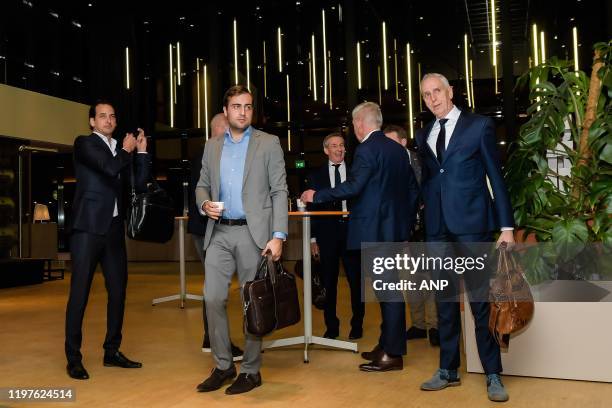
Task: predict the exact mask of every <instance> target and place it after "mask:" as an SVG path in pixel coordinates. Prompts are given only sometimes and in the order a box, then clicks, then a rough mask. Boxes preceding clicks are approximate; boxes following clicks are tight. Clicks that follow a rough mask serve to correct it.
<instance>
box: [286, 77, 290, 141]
mask: <svg viewBox="0 0 612 408" xmlns="http://www.w3.org/2000/svg"><path fill="white" fill-rule="evenodd" d="M286 78H287V150H288V151H291V98H290V94H289V74H287V75H286Z"/></svg>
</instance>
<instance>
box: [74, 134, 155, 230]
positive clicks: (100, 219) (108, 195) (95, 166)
mask: <svg viewBox="0 0 612 408" xmlns="http://www.w3.org/2000/svg"><path fill="white" fill-rule="evenodd" d="M133 156H135V160H134V161H135V162H136V165H135V169H134V173H135V176H134V179H135V187H136V191H137V192H139V193H140V192H144V191H146V188H147V187H146V183H147V181H148V180H149V179H150V175H151V165H150V159H149V155H148V154H134V155H132V154H130V153H128V152H126V151H125V150H123V149H122V148H121V147H120V146H119V145H117V155H116V156H113V154H112V153H111V151H110V149H109V148H108V145H107V144H106V143H105V142H104V141H103V140H102V139H101V138H100V136H98V135H97V134H95V133H92V134H91V135H89V136H79V137H77V138H76V140H75V141H74V171H75V175H76V191H75V194H74V202H73V206H72V223H71V227H72V230H79V231H86V232H90V233H92V234H98V235H104V234H106V233H107V232H108V230H109V227H110V224H111V221H112V219H113V212H114V209H115V199H117V209H118V211H119V216H120V217H122V218H123V217H124V216H125V207H126V206H125V203H124V194H123V186H124V185H125V186H128V185H129V183H130V163H132V157H133Z"/></svg>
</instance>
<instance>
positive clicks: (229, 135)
mask: <svg viewBox="0 0 612 408" xmlns="http://www.w3.org/2000/svg"><path fill="white" fill-rule="evenodd" d="M251 133H253V126H249V127H248V128H246V130H245V131H244V133H243V134H242V139H240V141H239V142H236V141H234V139H232V131H231V130H230V128H227V130H226V131H225V140H227V141H230V142H232V143H240V142H242V141H243V140H244V139H248V138H249V137H251Z"/></svg>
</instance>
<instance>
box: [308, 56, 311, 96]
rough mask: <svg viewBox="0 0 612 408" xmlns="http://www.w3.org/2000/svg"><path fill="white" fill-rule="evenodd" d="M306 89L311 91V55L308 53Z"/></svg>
mask: <svg viewBox="0 0 612 408" xmlns="http://www.w3.org/2000/svg"><path fill="white" fill-rule="evenodd" d="M308 89H309V90H311V91H312V53H311V52H308Z"/></svg>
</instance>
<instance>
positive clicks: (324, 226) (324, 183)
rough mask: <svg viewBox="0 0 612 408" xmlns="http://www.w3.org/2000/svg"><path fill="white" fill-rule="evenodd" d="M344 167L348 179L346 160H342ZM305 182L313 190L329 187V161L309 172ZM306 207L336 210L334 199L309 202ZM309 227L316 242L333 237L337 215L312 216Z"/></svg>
mask: <svg viewBox="0 0 612 408" xmlns="http://www.w3.org/2000/svg"><path fill="white" fill-rule="evenodd" d="M344 164H345V166H347V167H346V179H347V180H348V178H349V176H350V174H351V172H350V170H349V167H348V165H347V164H346V161H345V162H344ZM306 182H307V184H308V188H311V189H313V190H315V191H319V190H323V189H325V188H331V181H330V179H329V161H326V163H325V164H324V165H323V166H321V167H319V168H318V169H315V170H314V171H313V172H311V173H310V174H309V175H308V177H307V179H306ZM346 206H347V209H348V210H349V211H350V201H347V202H346ZM308 209H309V210H310V211H335V210H337V207H336V201H330V202H326V203H318V204H315V203H310V204H308ZM311 220H312V221H311V229H310V233H311V235H312V237H313V238H316V239H317V242H321V241H324V240H325V238H331V237H334V235H335V233H336V228H337V227H338V222H337V221H338V217H331V216H321V217H312V219H311Z"/></svg>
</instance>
